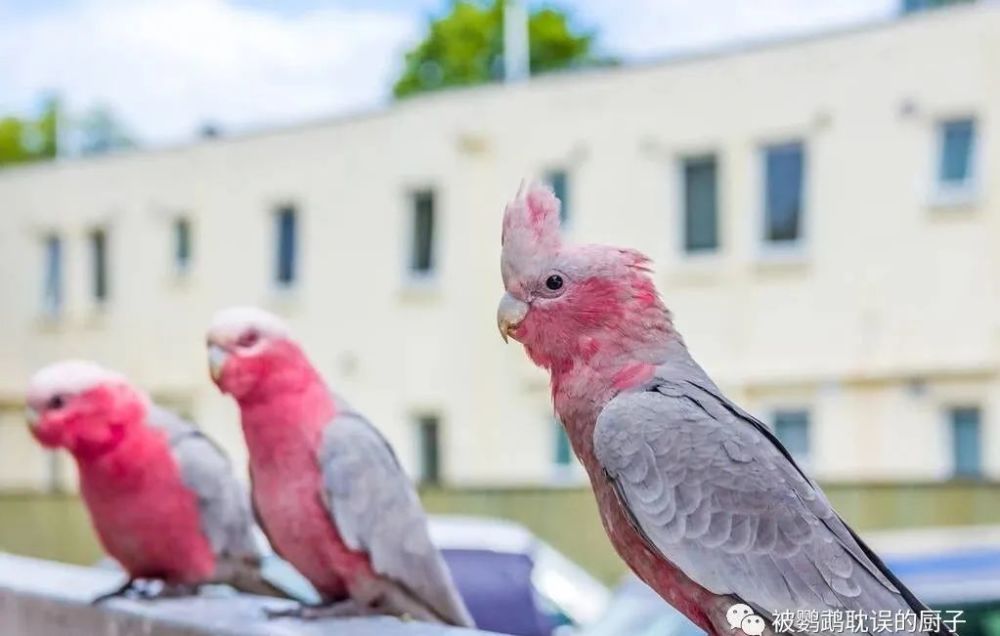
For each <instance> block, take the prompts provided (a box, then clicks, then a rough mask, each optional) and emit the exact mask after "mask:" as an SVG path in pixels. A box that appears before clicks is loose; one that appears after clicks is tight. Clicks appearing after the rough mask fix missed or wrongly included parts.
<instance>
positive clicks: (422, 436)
mask: <svg viewBox="0 0 1000 636" xmlns="http://www.w3.org/2000/svg"><path fill="white" fill-rule="evenodd" d="M440 428H441V427H440V423H439V421H438V418H437V416H435V415H422V416H420V417H418V418H417V435H418V438H419V439H418V442H419V451H420V466H419V473H418V475H419V479H420V481H421V482H422V483H425V484H432V485H436V484H440V483H441V433H440Z"/></svg>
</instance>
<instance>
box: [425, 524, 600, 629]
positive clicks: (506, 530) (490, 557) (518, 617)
mask: <svg viewBox="0 0 1000 636" xmlns="http://www.w3.org/2000/svg"><path fill="white" fill-rule="evenodd" d="M430 528H431V538H432V540H433V541H434V543H435V544H436V545H437V546H438V548H440V549H441V553H442V554H443V555H444V559H445V561H447V562H448V566H449V568H450V569H451V572H452V575H453V576H454V577H455V584H456V585H457V586H458V589H459V591H460V592H461V594H462V598H463V599H464V600H465V603H466V605H468V607H469V611H470V612H471V613H472V616H473V618H474V619H475V620H476V625H477V626H478V627H479V628H480V629H483V630H486V631H495V632H501V633H504V634H515V635H516V636H549V635H550V634H553V632H554V631H556V630H557V629H559V628H562V627H564V626H569V627H574V628H579V627H585V626H587V625H589V624H591V623H593V622H594V621H595V620H597V619H598V617H600V616H601V614H602V613H603V612H604V608H605V606H606V605H607V604H608V601H609V600H610V596H611V595H610V592H609V591H608V588H607V587H605V586H604V584H602V583H601V582H600V581H598V580H597V579H595V578H594V577H592V576H590V574H588V573H587V572H586V571H585V570H584V569H583V568H581V567H580V566H578V565H577V564H575V563H573V562H572V561H571V560H569V559H568V558H566V557H565V556H563V555H562V554H561V553H559V552H557V551H556V550H555V549H554V548H552V546H550V545H548V544H547V543H545V542H544V541H542V540H541V539H539V538H538V537H536V536H535V535H534V534H532V533H531V531H530V530H528V529H527V528H525V527H524V526H522V525H520V524H517V523H514V522H511V521H505V520H500V519H492V518H482V517H440V516H439V517H432V518H431V520H430Z"/></svg>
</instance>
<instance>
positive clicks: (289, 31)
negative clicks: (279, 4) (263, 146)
mask: <svg viewBox="0 0 1000 636" xmlns="http://www.w3.org/2000/svg"><path fill="white" fill-rule="evenodd" d="M419 27H420V21H419V16H411V15H408V14H405V13H391V12H384V11H383V12H379V11H371V10H364V9H336V8H329V9H321V10H316V11H311V12H308V13H303V14H298V15H295V16H282V15H277V14H275V13H267V12H260V11H254V10H251V9H246V8H239V7H235V6H233V5H230V4H227V3H226V2H224V1H223V0H84V1H82V2H78V3H76V4H74V5H70V6H68V7H67V8H66V9H64V10H60V11H49V12H45V13H40V14H29V15H27V16H23V17H21V18H15V19H8V20H5V21H4V22H3V23H2V24H0V112H3V111H9V110H24V109H25V108H27V107H29V106H30V105H31V104H32V103H33V102H34V101H35V100H37V98H38V95H39V93H40V92H42V91H45V90H49V89H52V90H56V91H58V92H59V93H60V94H61V95H63V96H65V97H66V98H68V100H69V103H70V105H71V106H72V107H74V108H76V109H80V108H86V107H89V106H91V105H93V104H95V103H106V104H109V105H110V106H112V108H113V109H114V110H115V112H116V113H118V114H119V115H120V116H121V117H122V119H123V120H124V121H125V122H126V124H127V125H129V126H130V127H131V128H132V129H133V130H134V131H135V132H136V133H137V134H138V135H139V136H140V137H141V138H142V139H144V140H149V141H153V142H162V141H170V140H175V139H183V138H185V137H188V136H190V135H191V133H192V132H193V131H194V130H195V129H197V128H198V127H199V126H200V125H201V124H202V123H203V122H206V121H212V122H216V123H218V124H220V125H221V126H222V127H223V129H230V130H232V129H241V128H246V127H257V126H261V125H268V124H274V123H278V122H286V121H295V120H301V119H305V118H310V117H316V116H322V115H327V114H329V113H331V112H338V111H344V110H348V109H356V108H364V107H369V106H371V105H373V104H375V103H377V102H379V101H380V100H381V99H383V98H384V97H385V96H386V94H387V91H388V89H389V87H390V86H391V82H392V78H393V75H394V73H395V72H396V70H397V65H398V64H399V62H400V60H401V58H402V52H403V50H405V48H406V45H407V44H409V43H411V42H412V41H413V40H414V39H415V38H416V37H418V35H419V33H418V32H419Z"/></svg>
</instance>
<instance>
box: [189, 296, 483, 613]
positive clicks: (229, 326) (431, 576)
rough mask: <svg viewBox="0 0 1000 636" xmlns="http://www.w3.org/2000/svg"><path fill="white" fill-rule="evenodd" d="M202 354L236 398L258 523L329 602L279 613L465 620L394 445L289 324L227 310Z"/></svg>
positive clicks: (256, 313) (253, 313)
mask: <svg viewBox="0 0 1000 636" xmlns="http://www.w3.org/2000/svg"><path fill="white" fill-rule="evenodd" d="M208 356H209V365H210V370H211V373H212V377H213V379H214V380H215V382H216V384H217V385H218V386H219V388H220V389H221V390H222V391H223V392H224V393H228V394H229V395H231V396H232V397H233V398H235V400H236V402H237V403H238V404H239V407H240V416H241V420H242V425H243V434H244V436H245V437H246V442H247V449H248V450H249V454H250V477H251V484H252V489H251V496H252V501H253V506H254V509H255V511H256V513H257V516H258V519H259V522H260V525H261V527H262V528H263V529H264V532H265V534H266V535H267V537H268V538H269V539H270V540H271V544H272V545H273V546H274V549H275V550H276V551H277V552H278V554H280V555H281V556H282V557H284V558H285V559H286V560H287V561H289V562H290V563H291V564H292V565H294V566H295V567H296V568H297V569H298V570H299V571H300V572H301V573H302V574H303V575H304V576H305V577H306V578H307V579H308V580H309V581H310V582H311V583H312V584H313V587H315V588H316V590H317V591H318V592H319V594H320V596H321V597H322V599H323V601H324V605H325V606H320V607H315V608H309V607H303V608H299V610H298V611H296V612H281V613H276V614H277V615H296V616H302V617H319V616H335V615H346V614H356V613H361V614H364V613H380V614H391V615H396V616H409V617H411V618H415V619H418V620H424V621H429V622H440V623H448V624H452V625H462V626H471V625H472V619H471V617H470V616H469V613H468V611H467V610H466V608H465V605H464V603H463V601H462V599H461V597H460V596H459V593H458V591H457V590H456V588H455V585H454V583H453V581H452V578H451V574H450V572H449V571H448V568H447V566H446V564H445V563H444V559H443V558H442V557H441V554H440V553H439V552H438V550H437V548H436V547H435V546H434V545H433V544H432V543H431V539H430V535H429V531H428V527H427V519H426V517H425V515H424V511H423V508H422V506H421V503H420V500H419V498H418V497H417V493H416V490H415V489H414V487H413V485H412V483H411V482H410V480H409V479H408V478H407V476H406V474H405V473H404V472H403V469H402V468H401V467H400V465H399V462H398V461H397V460H396V456H395V454H394V453H393V451H392V448H391V447H390V446H389V444H388V442H387V441H386V440H385V439H384V438H383V437H382V435H381V434H380V433H379V432H378V430H376V429H375V428H374V427H373V426H372V425H371V424H369V423H368V421H367V420H366V419H365V418H364V417H362V416H361V415H360V414H358V413H357V412H356V411H354V410H352V409H351V408H350V407H349V406H348V405H347V404H346V403H345V402H344V401H343V400H342V399H340V398H339V397H337V396H335V395H334V394H333V393H331V391H330V389H329V388H327V386H326V384H325V383H324V381H323V378H322V377H320V374H319V373H318V372H317V371H316V369H315V368H313V366H312V364H311V363H310V361H309V359H308V358H307V357H306V355H305V353H303V351H302V349H301V348H300V347H299V345H298V344H297V343H296V342H295V341H294V340H293V339H292V337H291V336H290V333H289V330H288V329H287V327H286V326H285V324H284V323H283V322H282V321H281V320H280V319H279V318H277V317H276V316H273V315H271V314H269V313H267V312H264V311H262V310H259V309H255V308H233V309H228V310H224V311H222V312H220V313H219V314H217V315H216V317H215V319H214V320H213V322H212V325H211V327H210V329H209V331H208Z"/></svg>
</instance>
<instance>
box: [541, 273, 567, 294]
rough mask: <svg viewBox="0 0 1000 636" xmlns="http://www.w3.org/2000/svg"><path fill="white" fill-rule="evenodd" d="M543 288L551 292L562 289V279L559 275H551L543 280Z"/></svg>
mask: <svg viewBox="0 0 1000 636" xmlns="http://www.w3.org/2000/svg"><path fill="white" fill-rule="evenodd" d="M545 286H546V287H548V288H549V289H550V290H552V291H557V290H560V289H562V286H563V279H562V276H560V275H559V274H553V275H551V276H549V277H548V278H546V279H545Z"/></svg>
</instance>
